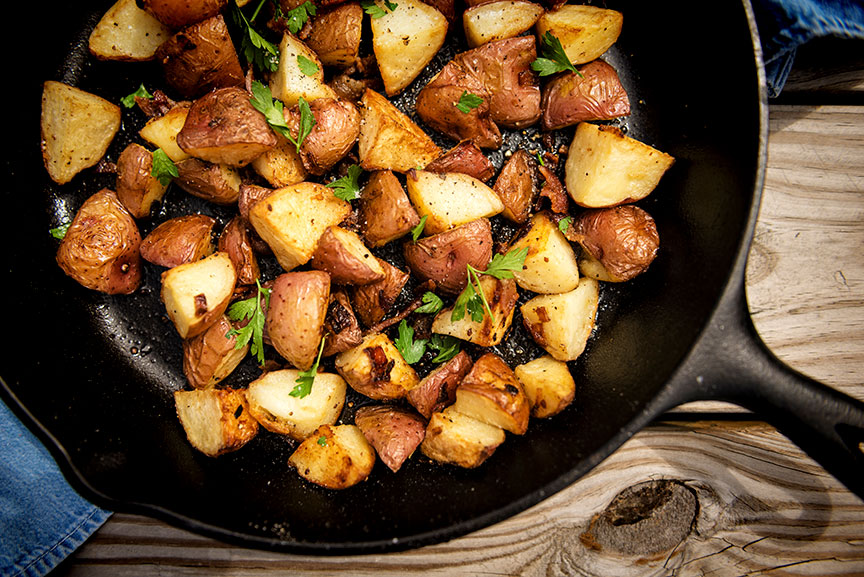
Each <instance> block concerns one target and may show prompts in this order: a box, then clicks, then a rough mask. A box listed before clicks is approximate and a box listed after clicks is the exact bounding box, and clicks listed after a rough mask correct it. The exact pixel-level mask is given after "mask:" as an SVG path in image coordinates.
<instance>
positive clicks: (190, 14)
mask: <svg viewBox="0 0 864 577" xmlns="http://www.w3.org/2000/svg"><path fill="white" fill-rule="evenodd" d="M227 4H228V0H179V1H178V0H141V5H142V7H143V8H144V10H146V11H147V12H149V13H150V14H152V15H153V16H154V17H155V18H156V20H158V21H159V22H161V23H162V24H164V25H166V26H168V27H169V28H182V27H183V26H188V25H189V24H193V23H195V22H200V21H201V20H204V19H205V18H209V17H211V16H215V15H216V14H218V13H219V11H220V10H222V8H224V7H225V6H226V5H227Z"/></svg>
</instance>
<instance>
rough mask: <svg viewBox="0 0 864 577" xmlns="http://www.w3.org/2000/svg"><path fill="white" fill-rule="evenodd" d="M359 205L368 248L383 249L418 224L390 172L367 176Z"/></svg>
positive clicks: (379, 171)
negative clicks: (380, 247) (381, 247)
mask: <svg viewBox="0 0 864 577" xmlns="http://www.w3.org/2000/svg"><path fill="white" fill-rule="evenodd" d="M358 205H359V219H360V223H361V227H362V229H363V236H364V237H365V239H366V242H367V244H368V245H369V246H371V247H379V246H384V245H385V244H387V243H388V242H390V241H392V240H396V239H397V238H400V237H402V236H405V235H406V234H408V233H409V232H411V230H412V229H413V228H414V227H415V226H417V225H418V224H420V217H419V216H418V215H417V211H416V210H415V209H414V206H413V205H412V204H411V201H410V200H408V195H407V194H406V193H405V189H404V188H402V184H400V183H399V179H398V178H396V175H394V174H393V171H390V170H376V171H375V172H373V173H371V174H370V175H369V179H368V180H367V181H366V186H364V187H363V192H362V193H361V194H360V201H359V203H358Z"/></svg>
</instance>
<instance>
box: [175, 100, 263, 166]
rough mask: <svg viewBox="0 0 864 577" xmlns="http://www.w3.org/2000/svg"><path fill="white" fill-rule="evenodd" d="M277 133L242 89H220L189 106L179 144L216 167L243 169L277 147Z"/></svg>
mask: <svg viewBox="0 0 864 577" xmlns="http://www.w3.org/2000/svg"><path fill="white" fill-rule="evenodd" d="M276 144H277V140H276V134H275V133H274V132H273V131H272V130H271V129H270V125H269V124H267V120H266V119H265V118H264V115H263V114H261V113H260V112H258V111H257V110H256V109H255V107H254V106H252V103H251V102H250V101H249V93H248V92H246V91H245V90H243V89H242V88H237V87H228V88H217V89H216V90H214V91H212V92H208V93H207V94H206V95H204V96H202V97H201V98H199V99H198V100H196V101H195V102H193V103H192V106H190V107H189V113H188V115H187V116H186V122H185V123H184V124H183V129H182V130H180V132H179V133H178V134H177V145H178V146H179V147H180V148H181V149H183V151H185V152H186V153H187V154H189V155H191V156H194V157H196V158H200V159H201V160H207V161H209V162H214V163H217V164H220V163H224V164H228V165H230V166H244V165H246V164H249V163H250V162H252V161H253V160H254V159H255V158H256V157H257V156H258V155H260V154H262V153H264V152H266V151H267V150H269V149H271V148H273V147H274V146H276Z"/></svg>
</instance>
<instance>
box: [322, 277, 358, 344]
mask: <svg viewBox="0 0 864 577" xmlns="http://www.w3.org/2000/svg"><path fill="white" fill-rule="evenodd" d="M324 337H325V341H324V350H323V351H322V353H321V356H323V357H329V356H332V355H336V354H339V353H342V352H345V351H347V350H348V349H353V348H354V347H356V346H357V345H359V344H360V343H361V342H363V331H361V330H360V323H359V322H358V321H357V317H356V316H355V315H354V308H353V307H352V306H351V299H349V298H348V294H347V293H346V292H345V291H344V290H341V289H337V290H335V291H332V292H331V293H330V304H329V305H328V306H327V316H326V317H325V318H324Z"/></svg>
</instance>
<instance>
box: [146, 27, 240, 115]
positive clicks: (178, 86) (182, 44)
mask: <svg viewBox="0 0 864 577" xmlns="http://www.w3.org/2000/svg"><path fill="white" fill-rule="evenodd" d="M156 58H157V60H159V62H160V64H161V65H162V74H163V75H164V77H165V81H166V82H167V83H168V85H169V86H171V88H173V89H174V90H176V91H177V93H178V94H180V96H182V97H183V98H190V99H191V98H197V97H199V96H201V95H203V94H206V93H207V92H210V91H211V90H213V89H214V88H225V87H227V86H241V85H242V84H243V81H244V77H243V69H242V68H241V67H240V60H239V59H238V58H237V51H236V50H235V49H234V44H233V43H232V42H231V36H230V34H229V31H228V27H227V26H226V24H225V19H224V18H223V17H222V15H221V14H216V15H214V16H211V17H210V18H207V19H206V20H202V21H200V22H196V23H194V24H191V25H189V26H187V27H185V28H183V29H182V30H180V31H179V32H177V33H176V34H174V35H173V36H171V37H170V38H169V39H168V40H167V41H165V42H164V43H163V44H162V45H160V46H159V49H158V50H157V51H156Z"/></svg>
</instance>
